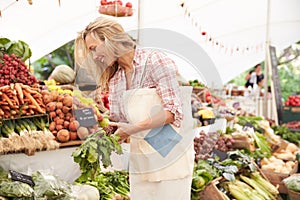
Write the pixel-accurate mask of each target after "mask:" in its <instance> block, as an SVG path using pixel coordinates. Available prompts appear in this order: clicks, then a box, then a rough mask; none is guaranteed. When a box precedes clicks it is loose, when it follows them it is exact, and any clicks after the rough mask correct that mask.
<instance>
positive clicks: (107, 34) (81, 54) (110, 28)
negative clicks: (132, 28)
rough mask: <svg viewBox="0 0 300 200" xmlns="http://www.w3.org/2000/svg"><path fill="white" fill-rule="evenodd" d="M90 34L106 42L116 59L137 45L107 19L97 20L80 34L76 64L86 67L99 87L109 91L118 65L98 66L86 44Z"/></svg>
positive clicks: (100, 18)
mask: <svg viewBox="0 0 300 200" xmlns="http://www.w3.org/2000/svg"><path fill="white" fill-rule="evenodd" d="M88 34H89V35H90V36H91V37H92V38H94V39H95V40H99V41H100V40H101V41H104V44H105V47H106V48H107V49H108V50H109V52H110V53H112V54H114V55H115V56H116V57H120V56H122V55H124V54H125V53H127V52H129V51H131V50H133V49H134V47H135V43H134V41H133V40H132V39H131V37H130V36H129V35H128V34H127V33H125V31H124V29H123V27H122V26H121V25H120V24H119V23H118V22H116V21H114V20H112V19H110V18H106V17H98V18H96V19H95V21H93V22H91V23H90V24H89V25H88V26H87V27H86V28H85V29H84V30H83V31H81V32H80V33H79V34H78V36H77V38H76V40H75V49H74V57H75V63H76V64H77V65H79V66H81V67H85V68H86V69H87V70H88V72H89V73H90V75H92V76H93V77H94V78H95V80H96V82H97V85H98V87H101V89H102V90H103V91H107V90H108V83H109V80H110V79H111V78H112V77H113V75H114V74H115V72H116V71H117V69H118V64H117V63H115V64H114V65H113V66H110V67H107V68H106V69H103V68H101V67H99V66H97V64H96V63H95V62H94V61H93V58H92V55H91V53H90V52H89V49H88V47H87V46H86V43H85V38H86V36H87V35H88Z"/></svg>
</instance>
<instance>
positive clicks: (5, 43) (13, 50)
mask: <svg viewBox="0 0 300 200" xmlns="http://www.w3.org/2000/svg"><path fill="white" fill-rule="evenodd" d="M3 54H8V55H11V54H15V55H16V56H17V57H18V58H20V59H21V60H22V61H25V60H27V59H28V58H30V57H31V54H32V53H31V49H30V48H29V45H28V44H27V43H25V42H23V41H21V40H18V41H11V40H10V39H8V38H0V58H1V57H2V56H3Z"/></svg>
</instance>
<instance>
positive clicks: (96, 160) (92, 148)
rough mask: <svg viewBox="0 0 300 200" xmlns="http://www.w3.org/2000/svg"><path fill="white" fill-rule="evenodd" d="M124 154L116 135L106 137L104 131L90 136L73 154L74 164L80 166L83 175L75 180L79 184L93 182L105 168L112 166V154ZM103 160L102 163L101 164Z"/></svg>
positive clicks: (101, 130)
mask: <svg viewBox="0 0 300 200" xmlns="http://www.w3.org/2000/svg"><path fill="white" fill-rule="evenodd" d="M112 152H116V153H117V154H121V153H122V148H121V146H120V144H119V143H118V137H117V136H115V135H111V136H108V135H106V133H105V131H104V130H103V129H100V130H99V131H97V132H95V133H93V134H91V135H89V136H88V137H87V138H86V139H85V141H84V143H83V144H81V145H80V146H79V147H78V148H77V149H76V150H75V151H74V152H73V153H72V156H73V159H74V162H76V163H78V164H79V167H80V170H81V175H80V176H79V177H78V178H77V179H76V180H75V181H76V182H78V183H85V182H87V181H93V180H95V178H96V177H97V176H98V175H99V174H100V172H101V168H100V165H101V164H102V165H103V167H104V168H107V167H108V166H110V165H111V164H112V163H111V159H110V156H111V153H112ZM100 160H101V163H100Z"/></svg>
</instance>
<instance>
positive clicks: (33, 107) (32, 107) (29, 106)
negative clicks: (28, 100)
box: [28, 105, 36, 109]
mask: <svg viewBox="0 0 300 200" xmlns="http://www.w3.org/2000/svg"><path fill="white" fill-rule="evenodd" d="M28 108H31V109H36V106H35V105H28Z"/></svg>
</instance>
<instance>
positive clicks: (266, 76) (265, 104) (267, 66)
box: [263, 0, 270, 117]
mask: <svg viewBox="0 0 300 200" xmlns="http://www.w3.org/2000/svg"><path fill="white" fill-rule="evenodd" d="M267 3H268V4H267V24H266V47H265V48H266V57H265V70H264V79H265V81H264V98H263V115H264V117H268V100H267V94H268V82H269V69H270V62H269V46H270V0H268V1H267Z"/></svg>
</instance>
